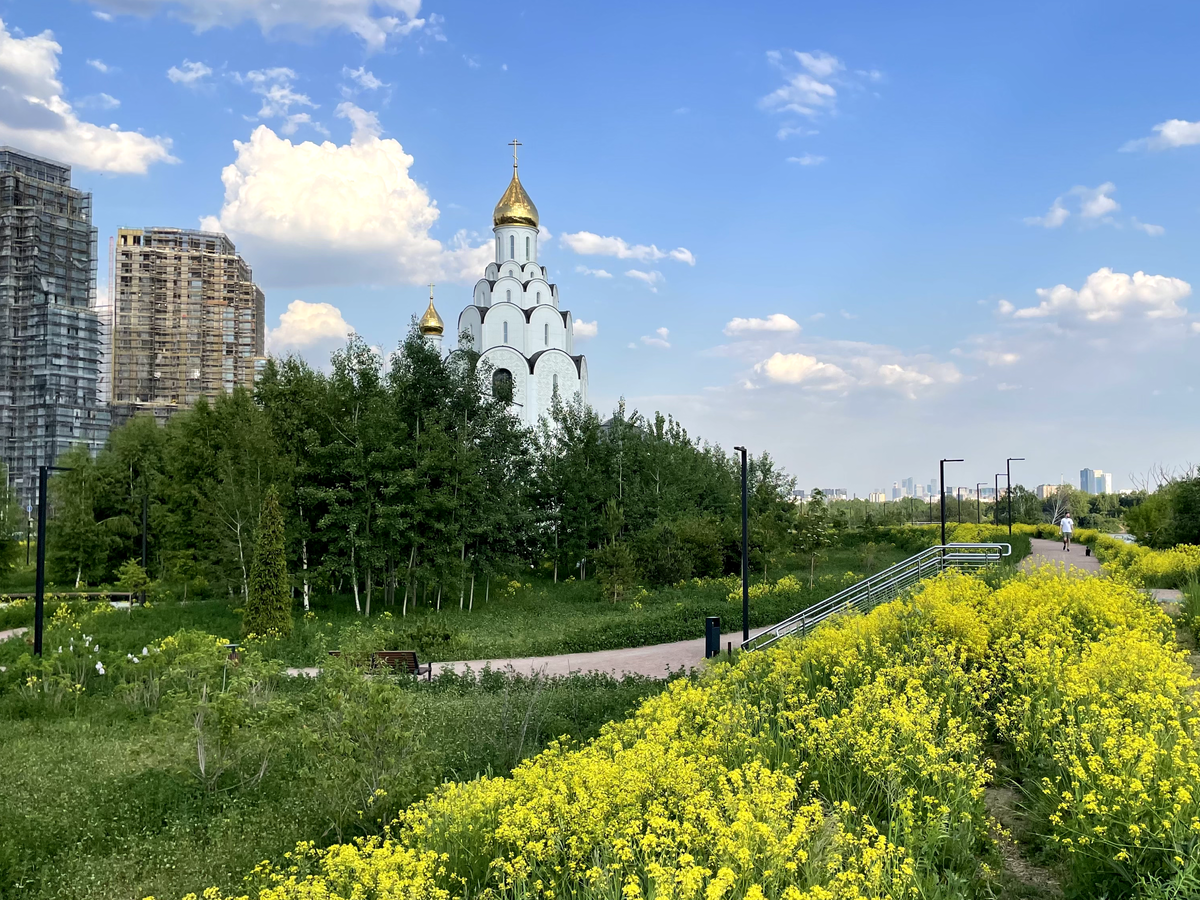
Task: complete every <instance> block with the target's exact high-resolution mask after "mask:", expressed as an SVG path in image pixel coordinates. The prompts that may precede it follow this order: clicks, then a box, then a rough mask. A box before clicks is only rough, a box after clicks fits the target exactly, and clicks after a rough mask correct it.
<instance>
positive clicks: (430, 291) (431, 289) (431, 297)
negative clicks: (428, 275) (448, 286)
mask: <svg viewBox="0 0 1200 900" xmlns="http://www.w3.org/2000/svg"><path fill="white" fill-rule="evenodd" d="M429 299H430V300H432V299H433V282H432V281H431V282H429Z"/></svg>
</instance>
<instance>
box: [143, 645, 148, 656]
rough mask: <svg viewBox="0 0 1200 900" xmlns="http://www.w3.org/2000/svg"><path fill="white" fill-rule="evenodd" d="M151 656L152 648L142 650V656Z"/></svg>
mask: <svg viewBox="0 0 1200 900" xmlns="http://www.w3.org/2000/svg"><path fill="white" fill-rule="evenodd" d="M149 655H150V648H149V647H143V648H142V656H149Z"/></svg>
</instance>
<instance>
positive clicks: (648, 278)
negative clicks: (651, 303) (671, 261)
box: [625, 269, 666, 294]
mask: <svg viewBox="0 0 1200 900" xmlns="http://www.w3.org/2000/svg"><path fill="white" fill-rule="evenodd" d="M625 276H626V277H627V278H633V279H636V280H637V281H641V282H644V283H645V284H647V285H648V286H649V287H650V290H652V291H653V292H654V293H656V294H657V293H658V286H659V285H660V284H662V283H663V282H664V281H666V279H665V278H663V274H662V272H657V271H655V272H643V271H641V270H640V269H630V270H629V271H628V272H626V273H625Z"/></svg>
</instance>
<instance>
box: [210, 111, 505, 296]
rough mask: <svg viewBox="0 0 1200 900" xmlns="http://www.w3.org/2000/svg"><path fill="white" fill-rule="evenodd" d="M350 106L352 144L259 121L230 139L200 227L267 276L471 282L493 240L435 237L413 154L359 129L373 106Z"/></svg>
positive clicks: (433, 209) (274, 281) (261, 277)
mask: <svg viewBox="0 0 1200 900" xmlns="http://www.w3.org/2000/svg"><path fill="white" fill-rule="evenodd" d="M356 111H357V107H354V106H353V105H352V104H342V106H340V107H339V108H338V114H339V115H340V116H342V117H344V118H350V119H351V120H352V121H355V119H356V118H357V121H355V125H356V129H355V136H354V137H353V138H352V139H351V141H350V143H349V144H343V145H337V144H334V143H333V142H331V141H326V142H324V143H321V144H316V143H312V142H311V141H305V142H303V143H297V144H293V143H292V142H291V141H289V140H285V139H283V138H281V137H279V136H278V135H277V134H276V133H275V132H274V131H272V130H271V129H270V128H268V127H267V126H265V125H262V126H259V127H258V128H256V129H255V130H254V132H253V133H252V134H251V136H250V139H249V140H248V141H244V142H243V141H235V142H234V148H235V150H236V153H237V157H236V159H235V160H234V162H233V163H232V164H231V165H229V166H226V167H225V169H224V170H223V171H222V173H221V181H222V182H223V183H224V185H225V200H224V203H223V205H222V207H221V211H220V213H219V214H218V215H217V216H213V217H209V218H207V219H205V220H204V223H203V227H205V228H211V229H213V230H218V231H224V232H226V233H227V234H230V235H231V236H233V237H234V239H235V240H236V241H237V242H238V246H239V248H240V249H241V250H243V252H245V254H246V256H247V258H249V259H253V260H254V271H255V275H256V276H257V278H256V280H258V281H259V282H260V283H263V284H268V285H278V286H286V285H292V284H314V285H315V284H368V283H374V284H396V283H405V284H425V283H427V282H429V281H439V282H458V283H465V282H474V281H475V280H476V279H477V278H478V277H479V274H480V273H481V272H482V271H483V269H484V268H485V267H486V265H487V263H488V262H489V261H490V259H491V246H492V245H491V241H490V240H488V241H485V242H484V243H482V244H480V245H478V246H475V245H472V243H471V242H470V241H469V240H468V238H467V235H466V234H465V233H463V232H460V233H459V234H457V235H456V236H455V237H454V239H453V240H452V241H451V242H450V246H446V245H444V244H443V243H442V242H441V241H439V240H437V239H435V238H433V237H431V236H430V234H429V231H430V229H431V228H432V227H433V226H434V224H435V223H436V222H437V219H438V216H439V210H438V207H437V204H436V203H435V202H434V201H432V200H431V199H430V197H429V194H428V193H427V192H426V190H425V188H423V187H422V186H421V185H419V184H418V183H417V182H416V181H414V180H413V178H412V176H411V175H410V174H409V169H410V168H411V167H412V165H413V157H411V156H409V155H408V154H407V153H405V152H404V149H403V147H401V145H400V142H399V141H396V140H394V139H384V138H380V137H378V136H377V135H376V134H375V133H373V132H372V131H371V130H370V129H367V128H364V127H363V123H364V122H365V121H367V120H368V119H369V117H370V114H369V113H362V111H357V112H356ZM360 113H362V114H361V115H360Z"/></svg>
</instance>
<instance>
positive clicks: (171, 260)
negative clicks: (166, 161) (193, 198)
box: [111, 228, 266, 423]
mask: <svg viewBox="0 0 1200 900" xmlns="http://www.w3.org/2000/svg"><path fill="white" fill-rule="evenodd" d="M114 255H115V259H114V260H113V265H114V275H113V278H114V297H113V300H114V309H113V336H112V350H111V357H112V358H111V365H112V408H113V419H114V421H115V422H117V423H121V422H124V421H127V420H128V419H130V418H131V417H132V416H134V415H135V414H137V413H139V412H142V411H148V412H153V413H154V415H155V416H156V417H157V418H158V419H159V420H160V421H164V420H166V419H167V418H169V417H170V416H171V414H172V413H174V412H175V411H176V410H179V409H186V408H187V407H189V406H191V405H192V404H193V403H195V402H196V400H198V399H199V398H201V397H209V398H211V397H214V396H216V395H217V394H219V393H230V392H232V391H233V389H234V388H235V387H236V386H238V385H242V386H244V387H247V388H249V387H252V386H253V384H254V378H255V374H256V372H257V371H258V369H259V368H261V366H262V365H263V364H264V363H265V362H266V359H265V356H264V342H265V338H266V326H265V323H264V311H263V292H262V291H261V290H259V288H258V286H257V285H256V284H255V283H254V280H253V273H252V272H251V270H250V266H248V265H247V264H246V261H245V260H244V259H242V258H241V257H240V256H239V255H238V254H237V250H236V248H235V247H234V245H233V242H232V241H230V240H229V238H227V237H226V236H225V235H223V234H216V233H213V232H207V231H189V230H186V229H181V228H122V229H119V230H118V231H117V240H116V245H115V247H114Z"/></svg>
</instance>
